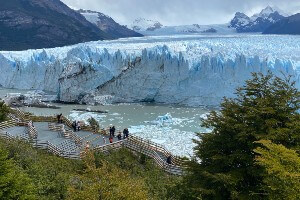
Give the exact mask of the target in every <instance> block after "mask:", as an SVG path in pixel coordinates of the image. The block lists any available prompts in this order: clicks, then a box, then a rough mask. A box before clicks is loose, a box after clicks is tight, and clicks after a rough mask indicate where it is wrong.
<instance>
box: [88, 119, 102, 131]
mask: <svg viewBox="0 0 300 200" xmlns="http://www.w3.org/2000/svg"><path fill="white" fill-rule="evenodd" d="M88 123H89V124H90V126H91V127H93V128H94V129H95V131H98V130H99V128H100V125H99V123H98V122H97V120H96V119H95V118H93V117H91V118H89V119H88Z"/></svg>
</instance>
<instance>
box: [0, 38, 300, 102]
mask: <svg viewBox="0 0 300 200" xmlns="http://www.w3.org/2000/svg"><path fill="white" fill-rule="evenodd" d="M299 69H300V37H299V36H287V35H286V36H276V35H269V36H266V35H246V34H235V35H213V36H212V35H177V36H148V37H143V38H127V39H119V40H113V41H96V42H88V43H82V44H77V45H72V46H67V47H60V48H53V49H37V50H27V51H19V52H5V51H2V52H0V86H2V87H6V88H15V89H37V90H44V91H50V92H55V93H56V94H57V96H58V98H59V99H60V100H61V101H63V102H77V103H88V104H97V103H131V102H156V103H167V104H178V105H188V106H201V105H205V106H217V105H219V103H220V102H221V100H222V98H223V97H224V96H226V97H233V96H234V91H235V89H236V88H237V87H239V86H241V85H243V83H244V81H245V80H246V79H248V78H250V75H251V72H263V73H266V72H267V71H268V70H270V71H272V72H273V73H274V74H276V75H278V76H282V75H284V74H288V75H292V76H293V77H294V79H295V80H296V83H297V87H298V88H300V85H299V83H300V81H299V73H300V71H299Z"/></svg>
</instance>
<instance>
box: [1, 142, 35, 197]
mask: <svg viewBox="0 0 300 200" xmlns="http://www.w3.org/2000/svg"><path fill="white" fill-rule="evenodd" d="M0 199H6V200H15V199H20V200H29V199H36V195H35V189H34V186H33V184H32V181H31V179H30V178H29V177H28V176H27V174H26V173H24V172H23V171H22V170H21V169H20V168H19V167H18V166H17V165H16V164H15V163H14V162H13V160H11V159H9V158H8V154H7V152H6V151H4V150H3V148H2V147H0Z"/></svg>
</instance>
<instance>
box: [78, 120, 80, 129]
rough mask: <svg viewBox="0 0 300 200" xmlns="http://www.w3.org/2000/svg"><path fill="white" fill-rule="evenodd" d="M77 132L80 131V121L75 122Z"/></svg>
mask: <svg viewBox="0 0 300 200" xmlns="http://www.w3.org/2000/svg"><path fill="white" fill-rule="evenodd" d="M77 131H80V121H78V122H77Z"/></svg>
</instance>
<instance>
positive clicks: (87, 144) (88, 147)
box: [85, 141, 90, 150]
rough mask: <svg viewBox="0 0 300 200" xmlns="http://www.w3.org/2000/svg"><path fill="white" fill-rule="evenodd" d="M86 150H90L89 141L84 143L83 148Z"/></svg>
mask: <svg viewBox="0 0 300 200" xmlns="http://www.w3.org/2000/svg"><path fill="white" fill-rule="evenodd" d="M85 148H86V150H89V149H90V142H89V141H86V146H85Z"/></svg>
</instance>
